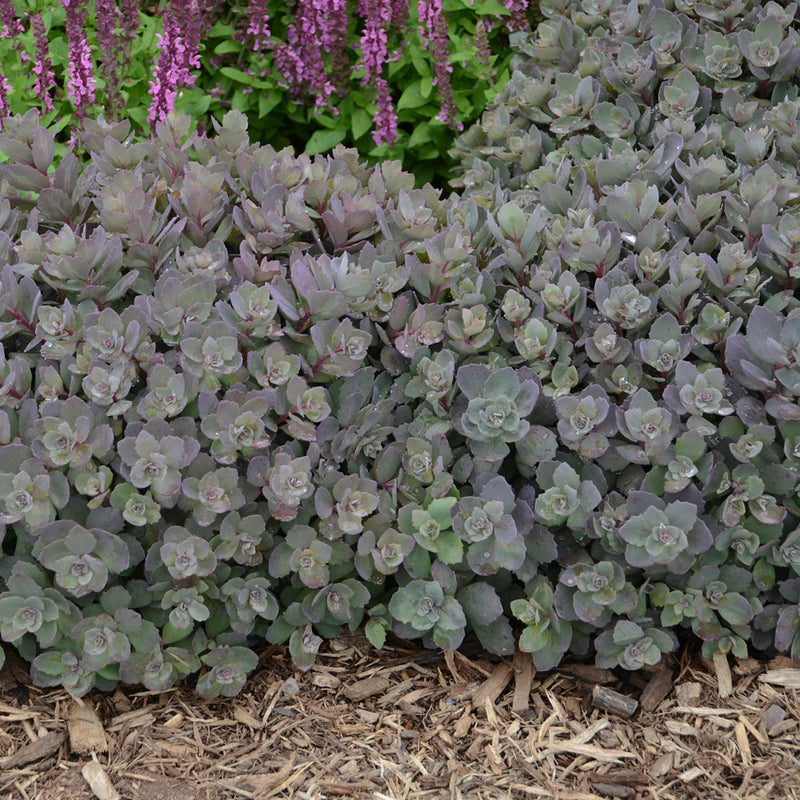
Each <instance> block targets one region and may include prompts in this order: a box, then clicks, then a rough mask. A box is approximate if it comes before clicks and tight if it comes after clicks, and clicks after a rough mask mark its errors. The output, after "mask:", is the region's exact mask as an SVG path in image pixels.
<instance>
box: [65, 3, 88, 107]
mask: <svg viewBox="0 0 800 800" xmlns="http://www.w3.org/2000/svg"><path fill="white" fill-rule="evenodd" d="M61 3H62V5H63V6H64V9H65V10H66V12H67V17H66V27H67V42H68V43H69V70H68V72H67V96H68V97H69V99H70V100H72V103H73V105H74V106H75V116H76V117H77V118H78V119H82V118H83V117H85V116H86V109H87V108H88V107H89V106H90V105H92V104H93V103H94V101H95V83H94V67H93V66H92V51H91V49H90V48H89V42H88V40H87V38H86V33H85V31H84V25H85V23H86V0H61Z"/></svg>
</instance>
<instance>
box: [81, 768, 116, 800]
mask: <svg viewBox="0 0 800 800" xmlns="http://www.w3.org/2000/svg"><path fill="white" fill-rule="evenodd" d="M81 774H82V775H83V777H84V778H85V779H86V783H88V784H89V788H90V789H91V790H92V791H93V792H94V795H95V797H97V798H98V800H121V798H120V794H119V792H118V791H117V790H116V789H115V788H114V785H113V784H112V783H111V779H110V778H109V777H108V775H107V774H106V771H105V770H104V769H103V767H102V766H100V764H99V763H98V762H97V761H89V762H88V763H87V764H84V765H83V768H82V769H81Z"/></svg>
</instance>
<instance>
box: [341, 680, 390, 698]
mask: <svg viewBox="0 0 800 800" xmlns="http://www.w3.org/2000/svg"><path fill="white" fill-rule="evenodd" d="M391 685H392V684H391V681H390V680H389V679H388V678H383V677H381V676H380V675H373V676H372V677H370V678H363V679H362V680H360V681H356V682H355V683H351V684H350V686H347V687H345V689H344V695H345V697H347V698H349V699H350V700H353V701H355V702H357V703H358V702H360V701H361V700H366V699H367V698H368V697H374V696H375V695H376V694H382V693H383V692H385V691H386V690H387V689H388V688H389V687H390V686H391Z"/></svg>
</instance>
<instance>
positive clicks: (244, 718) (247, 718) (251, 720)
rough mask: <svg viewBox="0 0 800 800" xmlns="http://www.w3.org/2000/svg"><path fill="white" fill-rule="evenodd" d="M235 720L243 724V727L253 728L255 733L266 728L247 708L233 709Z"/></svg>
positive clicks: (237, 707) (238, 707)
mask: <svg viewBox="0 0 800 800" xmlns="http://www.w3.org/2000/svg"><path fill="white" fill-rule="evenodd" d="M233 718H234V719H235V720H236V721H237V722H241V723H242V725H247V727H248V728H251V729H252V730H254V731H259V730H261V729H262V728H263V727H264V726H263V725H262V723H261V720H260V719H256V718H255V717H254V716H253V715H252V714H251V713H250V712H249V711H248V710H247V709H246V708H244V707H243V706H236V707H235V708H234V709H233Z"/></svg>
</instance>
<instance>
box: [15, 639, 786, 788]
mask: <svg viewBox="0 0 800 800" xmlns="http://www.w3.org/2000/svg"><path fill="white" fill-rule="evenodd" d="M11 660H12V661H13V660H14V659H13V658H12V659H11ZM726 667H728V669H727V670H726ZM4 675H5V677H6V680H4V682H2V683H0V798H2V800H6V798H8V800H17V799H18V798H19V800H62V799H63V798H69V800H84V798H87V799H88V798H93V799H95V798H99V800H116V798H122V800H134V799H135V800H223V799H225V800H228V799H230V800H234V799H235V798H237V799H238V798H253V799H255V798H258V800H267V798H297V800H334V799H335V800H339V799H340V798H352V799H353V800H355V799H356V798H359V799H360V798H365V799H366V798H369V800H411V799H412V798H413V800H501V799H502V800H508V799H511V800H517V799H518V798H519V799H521V798H545V799H547V800H608V798H616V797H619V798H627V800H708V799H709V798H714V800H728V799H730V800H733V799H734V798H736V800H791V799H792V798H797V799H798V800H800V761H798V756H800V703H799V702H798V688H800V670H797V669H795V668H794V667H793V666H792V664H791V662H790V661H788V659H780V658H779V659H775V660H774V661H773V662H770V663H759V662H755V661H753V660H752V659H748V660H747V662H737V661H734V660H732V661H731V662H729V663H726V664H725V665H723V664H722V661H721V660H720V659H716V661H715V662H713V663H711V662H703V660H702V659H699V658H698V659H694V658H690V657H688V656H685V657H684V659H683V660H682V662H681V664H677V663H670V664H665V665H664V666H662V667H660V668H657V669H655V670H652V671H649V672H643V673H641V674H639V675H637V676H636V677H634V676H633V675H629V674H625V673H622V672H620V673H619V674H617V673H616V672H613V671H610V670H598V669H597V668H595V667H591V666H588V665H579V664H578V665H563V666H561V667H559V669H558V670H554V671H552V672H549V673H537V672H536V670H535V669H533V667H532V664H531V663H530V660H529V659H527V660H526V658H525V657H523V656H520V655H518V656H517V657H515V658H514V659H504V660H498V659H491V658H489V657H486V656H481V655H471V656H467V655H464V654H463V653H455V654H440V653H432V652H429V651H423V650H415V649H412V648H411V646H409V645H406V644H404V643H393V644H391V645H389V646H387V647H385V648H384V649H383V650H382V651H380V652H376V651H375V650H373V649H372V648H371V647H370V645H369V644H368V643H367V641H366V639H364V638H363V637H361V636H360V635H351V636H348V637H347V638H346V639H342V640H336V641H334V642H331V643H329V645H328V650H327V652H324V653H321V654H320V656H319V659H318V664H317V665H315V666H314V667H313V668H312V669H311V670H310V671H308V672H307V673H300V672H297V671H296V670H295V669H294V668H293V666H292V664H291V660H290V658H289V656H288V653H287V652H286V650H285V649H283V648H277V647H269V648H267V649H266V650H265V651H264V653H263V654H262V658H261V666H260V668H259V669H258V670H257V671H256V673H255V674H254V675H253V676H252V677H251V679H250V681H249V682H248V684H247V686H246V689H245V691H244V692H243V693H242V694H241V695H239V696H238V697H236V698H233V699H230V700H224V699H221V700H214V701H208V700H203V699H202V698H199V697H197V696H196V695H194V694H193V692H192V691H191V689H190V687H188V686H181V687H179V688H176V689H173V690H170V691H167V692H160V693H158V692H147V691H137V690H135V689H131V690H122V689H119V690H117V691H115V692H114V693H113V694H105V695H104V694H101V693H95V692H93V693H91V694H90V695H88V696H87V697H85V698H83V701H82V703H79V704H78V705H77V706H76V705H75V704H74V702H73V700H72V698H70V697H69V695H68V694H66V693H65V692H64V691H62V690H58V691H54V690H47V691H45V690H40V689H37V688H35V687H34V686H32V684H31V682H30V680H29V679H27V678H26V676H25V671H24V669H20V668H19V664H17V665H16V667H15V669H14V670H13V671H12V672H9V673H6V672H5V671H4ZM729 680H730V684H729V683H728V681H729ZM598 686H603V687H606V688H607V689H608V690H609V691H613V692H617V693H619V694H620V695H622V696H625V697H627V698H628V699H629V700H630V701H631V702H632V701H637V702H638V709H637V710H636V711H635V712H634V713H633V715H632V716H631V717H629V718H624V717H620V716H616V715H614V714H611V713H609V712H608V711H606V710H603V709H600V708H597V707H595V706H593V705H592V696H593V692H594V690H595V688H596V687H598ZM721 694H722V695H724V696H721ZM94 712H96V717H95V715H94ZM76 723H77V724H84V725H89V726H91V727H92V728H93V729H94V734H93V735H96V737H97V741H98V742H103V738H104V741H105V744H106V746H107V750H105V751H104V749H103V747H102V746H100V745H99V744H98V746H96V747H92V748H91V752H90V753H89V752H88V748H87V747H85V746H83V747H82V746H81V745H80V744H79V741H80V739H78V738H76V737H74V735H73V739H72V740H71V739H70V737H69V735H68V734H69V732H70V728H71V727H72V729H73V731H74V728H75V725H76ZM101 729H102V730H101ZM101 734H102V736H101ZM71 741H72V744H71V743H70V742H71Z"/></svg>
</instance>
